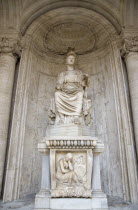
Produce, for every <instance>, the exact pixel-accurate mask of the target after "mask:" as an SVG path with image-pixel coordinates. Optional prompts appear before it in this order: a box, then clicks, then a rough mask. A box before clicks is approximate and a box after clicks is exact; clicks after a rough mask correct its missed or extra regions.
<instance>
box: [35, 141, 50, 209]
mask: <svg viewBox="0 0 138 210" xmlns="http://www.w3.org/2000/svg"><path fill="white" fill-rule="evenodd" d="M38 151H39V152H40V153H41V154H42V176H41V189H40V191H39V193H37V194H36V197H35V209H38V210H40V209H49V208H50V197H51V194H50V159H49V149H46V143H45V142H41V143H39V144H38Z"/></svg>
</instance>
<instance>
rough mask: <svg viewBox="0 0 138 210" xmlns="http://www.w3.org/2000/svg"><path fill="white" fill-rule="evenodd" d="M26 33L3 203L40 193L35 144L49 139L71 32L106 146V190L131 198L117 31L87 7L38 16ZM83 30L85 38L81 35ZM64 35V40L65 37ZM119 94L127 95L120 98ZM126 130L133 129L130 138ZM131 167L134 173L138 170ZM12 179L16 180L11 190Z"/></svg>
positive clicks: (103, 163) (97, 127)
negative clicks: (50, 117) (52, 108)
mask: <svg viewBox="0 0 138 210" xmlns="http://www.w3.org/2000/svg"><path fill="white" fill-rule="evenodd" d="M34 15H35V14H34ZM36 17H37V16H36ZM31 23H32V24H31ZM83 27H84V30H83ZM27 28H28V29H27ZM22 29H23V30H24V33H25V35H24V37H23V43H24V45H25V47H24V50H23V53H22V57H21V62H20V68H19V75H18V81H17V90H16V100H15V107H14V114H13V124H12V130H11V138H10V146H9V154H8V165H7V173H6V180H5V190H4V200H5V201H7V200H13V199H17V198H19V197H23V196H25V195H28V194H32V193H36V192H38V191H39V188H40V177H41V157H40V155H39V154H38V151H37V144H38V142H39V141H40V140H41V139H42V138H43V136H44V135H45V130H46V126H47V125H48V109H49V106H50V99H51V98H52V97H53V93H54V87H55V82H56V77H57V75H58V74H59V73H60V72H61V71H64V70H65V64H64V59H65V47H62V43H63V44H64V43H65V46H66V41H67V40H68V39H69V36H68V33H69V34H70V36H71V32H70V31H71V30H73V39H74V45H75V46H76V49H77V54H78V56H77V57H78V62H77V66H76V68H79V69H81V70H83V71H85V72H87V73H88V74H89V75H90V87H89V97H91V99H92V104H93V105H92V106H93V121H94V122H93V124H94V132H95V135H96V136H98V137H99V138H100V139H101V140H102V141H104V144H105V152H104V154H103V156H102V157H101V175H102V186H103V190H104V191H105V193H106V194H108V195H110V196H118V197H120V198H122V199H125V200H130V193H129V192H130V191H131V193H132V194H133V192H134V189H133V188H131V189H130V186H129V185H130V184H131V174H129V172H128V169H127V168H128V167H129V166H130V164H131V157H130V158H128V159H127V158H126V150H127V140H128V139H129V141H131V150H132V151H131V155H132V156H133V149H134V148H133V143H132V142H133V139H132V138H133V137H132V133H131V127H130V124H129V122H130V120H129V119H128V118H129V112H128V109H127V106H128V104H127V98H126V96H125V86H124V77H123V72H122V64H121V59H120V52H119V47H118V46H119V44H120V39H119V36H118V30H116V27H114V24H112V22H109V20H108V19H107V18H105V17H104V16H102V15H101V14H99V13H97V12H95V11H92V10H90V9H88V8H87V9H86V7H85V8H82V7H81V8H80V7H61V8H56V9H52V10H51V11H49V12H47V13H44V14H42V15H41V16H39V17H37V18H34V21H32V22H30V26H29V25H28V26H26V29H27V30H25V29H24V27H23V28H22ZM68 29H69V31H68ZM79 29H80V31H81V33H82V37H81V34H78V31H79ZM66 31H67V32H68V33H67V34H66V36H62V34H63V32H64V33H66ZM86 31H87V32H88V33H90V35H89V34H86ZM54 33H55V35H54ZM75 33H76V35H75ZM49 34H50V35H49ZM91 36H92V37H93V40H91ZM48 37H49V38H48ZM51 37H52V39H53V42H52V39H51ZM78 37H79V39H78ZM70 39H72V37H71V38H70ZM84 40H86V45H85V41H84ZM72 42H73V40H72ZM72 42H70V43H72ZM89 42H90V48H89V44H88V43H89ZM52 43H54V46H55V48H54V46H52ZM59 43H60V44H59ZM47 46H48V48H47ZM79 46H80V47H79ZM69 47H70V46H69ZM88 48H89V49H88ZM87 49H88V50H87ZM120 94H121V95H122V97H123V99H121V100H120ZM122 108H123V110H125V111H126V112H128V113H127V115H123V112H122ZM125 127H127V128H129V131H128V133H127V137H126V132H125ZM130 138H131V140H130ZM13 145H14V147H13ZM13 154H17V155H15V156H16V158H13V157H15V156H14V155H13ZM131 168H133V170H135V166H133V167H131ZM10 169H12V170H10ZM11 179H12V180H13V182H12V184H11V188H10V189H8V185H9V183H10V180H11Z"/></svg>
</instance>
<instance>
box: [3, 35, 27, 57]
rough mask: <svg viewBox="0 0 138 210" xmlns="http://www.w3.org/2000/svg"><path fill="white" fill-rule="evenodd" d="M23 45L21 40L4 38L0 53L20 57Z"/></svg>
mask: <svg viewBox="0 0 138 210" xmlns="http://www.w3.org/2000/svg"><path fill="white" fill-rule="evenodd" d="M22 48H23V47H22V45H21V42H20V41H19V40H15V39H9V38H7V37H2V38H1V40H0V53H13V55H15V56H18V57H20V56H21V52H22Z"/></svg>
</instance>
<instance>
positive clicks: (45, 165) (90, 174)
mask: <svg viewBox="0 0 138 210" xmlns="http://www.w3.org/2000/svg"><path fill="white" fill-rule="evenodd" d="M71 126H72V125H70V127H69V130H68V131H70V132H68V131H67V132H66V134H67V135H65V130H67V128H66V127H65V126H64V129H61V127H60V128H59V127H58V126H54V125H53V126H50V127H48V128H47V132H46V137H44V139H43V140H42V141H41V142H40V143H39V144H38V151H39V152H40V153H41V154H42V179H41V190H40V192H39V193H38V194H37V195H36V198H35V209H36V210H40V209H41V210H42V209H43V210H46V209H47V210H48V209H53V210H59V209H63V210H67V209H70V210H71V209H73V210H77V209H83V210H85V209H87V210H90V209H93V210H94V209H97V210H98V209H108V205H107V198H106V195H105V194H104V193H103V191H102V189H101V177H100V162H99V156H100V154H101V153H102V152H103V151H104V144H103V143H102V142H101V141H100V140H99V139H98V138H97V137H93V136H90V135H89V134H90V131H89V129H88V127H86V128H85V127H84V126H83V128H81V126H79V125H73V126H72V128H71ZM71 130H72V132H71ZM53 133H54V134H55V136H51V135H50V134H52V135H53ZM80 134H83V135H80Z"/></svg>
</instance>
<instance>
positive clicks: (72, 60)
mask: <svg viewBox="0 0 138 210" xmlns="http://www.w3.org/2000/svg"><path fill="white" fill-rule="evenodd" d="M75 59H76V54H75V52H74V51H73V50H72V49H69V50H68V53H67V57H66V64H67V65H70V66H73V65H74V64H75Z"/></svg>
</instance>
